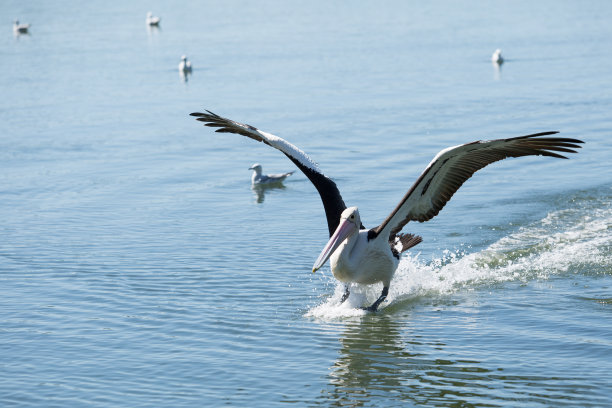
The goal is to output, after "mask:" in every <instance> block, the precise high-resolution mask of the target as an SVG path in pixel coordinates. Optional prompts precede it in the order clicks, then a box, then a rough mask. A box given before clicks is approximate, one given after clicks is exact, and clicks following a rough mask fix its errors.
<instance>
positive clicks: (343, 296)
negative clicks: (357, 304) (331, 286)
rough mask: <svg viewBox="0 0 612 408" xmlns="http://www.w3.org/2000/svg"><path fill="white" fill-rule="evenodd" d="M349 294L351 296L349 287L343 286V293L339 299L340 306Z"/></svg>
mask: <svg viewBox="0 0 612 408" xmlns="http://www.w3.org/2000/svg"><path fill="white" fill-rule="evenodd" d="M350 294H351V290H350V289H349V285H345V286H344V293H343V294H342V297H341V298H340V304H342V303H344V301H346V299H348V297H349V295H350Z"/></svg>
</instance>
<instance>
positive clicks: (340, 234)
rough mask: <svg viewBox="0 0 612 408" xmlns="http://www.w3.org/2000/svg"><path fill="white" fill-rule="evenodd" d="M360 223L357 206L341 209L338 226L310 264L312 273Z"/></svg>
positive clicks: (357, 228)
mask: <svg viewBox="0 0 612 408" xmlns="http://www.w3.org/2000/svg"><path fill="white" fill-rule="evenodd" d="M360 225H361V217H359V210H358V209H357V207H349V208H347V209H346V210H344V211H342V215H341V216H340V223H339V224H338V228H336V231H335V232H334V233H333V234H332V236H331V238H330V239H329V241H328V242H327V244H326V245H325V248H323V251H321V254H320V255H319V257H318V258H317V260H316V261H315V263H314V265H313V266H312V272H313V273H314V272H316V271H317V270H319V269H320V268H321V267H322V266H323V265H324V264H325V262H327V260H328V259H329V257H330V256H331V255H332V254H333V253H334V251H335V250H336V249H338V247H339V246H340V244H342V243H343V242H344V240H345V239H347V238H348V237H350V236H351V235H353V234H354V233H355V232H358V231H359V226H360Z"/></svg>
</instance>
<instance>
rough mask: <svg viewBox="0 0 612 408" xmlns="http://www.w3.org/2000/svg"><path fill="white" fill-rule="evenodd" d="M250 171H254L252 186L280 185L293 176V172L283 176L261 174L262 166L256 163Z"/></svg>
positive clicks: (282, 174)
mask: <svg viewBox="0 0 612 408" xmlns="http://www.w3.org/2000/svg"><path fill="white" fill-rule="evenodd" d="M249 170H253V177H251V183H252V184H254V185H255V184H274V183H280V182H282V181H283V180H284V179H286V178H287V177H289V176H290V175H292V174H293V172H292V171H290V172H288V173H281V174H261V164H259V163H255V164H254V165H252V166H251V167H249Z"/></svg>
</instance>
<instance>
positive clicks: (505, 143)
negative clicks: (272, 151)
mask: <svg viewBox="0 0 612 408" xmlns="http://www.w3.org/2000/svg"><path fill="white" fill-rule="evenodd" d="M206 112H207V113H199V112H195V113H192V114H191V116H196V117H197V120H199V121H201V122H204V123H205V125H206V126H211V127H217V128H219V129H217V130H216V131H217V132H222V133H237V134H240V135H243V136H247V137H250V138H251V139H255V140H257V141H259V142H263V143H265V144H267V145H269V146H272V147H274V148H276V149H278V150H280V151H281V152H283V153H284V154H285V155H286V156H287V157H288V158H289V159H290V160H291V161H292V162H293V163H294V164H295V165H296V166H297V167H298V168H299V169H300V170H301V171H302V172H303V173H304V174H305V175H306V177H308V179H310V181H311V182H312V184H314V186H315V188H316V189H317V191H318V192H319V195H320V196H321V200H322V201H323V207H324V209H325V215H326V217H327V227H328V230H329V234H330V236H331V237H330V239H329V241H328V243H327V244H326V245H325V247H324V248H323V251H322V252H321V254H320V255H319V257H318V258H317V260H316V261H315V263H314V265H313V268H312V271H313V272H315V271H316V270H318V269H319V268H321V267H322V266H323V265H324V264H325V262H326V261H327V260H328V259H331V261H330V262H331V270H332V273H333V275H334V277H335V278H336V279H338V280H339V281H341V282H343V283H345V291H344V295H343V296H342V299H341V301H340V303H342V302H344V301H345V300H346V299H347V298H348V297H349V295H350V292H349V284H350V283H353V282H354V283H358V284H366V285H367V284H373V283H378V282H382V284H383V290H382V293H381V295H380V297H379V298H378V299H377V300H376V301H375V302H374V303H373V304H372V305H371V306H370V307H368V308H366V310H369V311H376V310H377V308H378V306H379V305H380V304H381V303H382V302H383V301H384V300H385V298H386V297H387V294H388V293H389V285H390V283H391V279H392V278H393V275H394V274H395V270H396V269H397V266H398V265H399V258H400V254H401V253H402V252H404V251H406V250H407V249H409V248H411V247H413V246H415V245H417V244H418V243H419V242H421V240H422V239H421V237H419V236H415V235H412V234H401V233H400V231H401V230H402V228H403V227H404V226H405V225H406V224H407V223H408V222H409V221H419V222H423V221H428V220H430V219H432V218H433V217H435V216H436V215H438V213H439V212H440V210H441V209H442V208H443V207H444V205H445V204H446V203H447V202H448V201H449V200H450V199H451V197H452V196H453V194H454V193H455V192H456V191H457V190H458V189H459V187H461V185H462V184H463V183H464V182H465V181H466V180H467V179H469V178H470V177H471V176H472V175H473V174H474V173H475V172H476V171H477V170H479V169H482V168H483V167H485V166H487V165H488V164H491V163H493V162H496V161H498V160H502V159H505V158H508V157H520V156H530V155H536V156H551V157H557V158H562V159H566V158H567V157H565V156H562V155H561V154H559V153H555V152H565V153H576V151H575V150H573V149H577V148H580V146H579V145H578V143H583V142H582V141H581V140H577V139H569V138H564V137H557V136H552V135H554V134H556V133H558V132H542V133H535V134H532V135H527V136H520V137H513V138H509V139H497V140H488V141H476V142H472V143H467V144H464V145H459V146H453V147H449V148H447V149H444V150H442V151H440V152H439V153H438V154H437V155H436V156H435V157H434V158H433V160H432V161H431V162H430V163H429V165H427V167H426V168H425V170H424V171H423V172H422V173H421V175H420V176H419V178H418V179H417V180H416V182H415V183H414V184H413V185H412V187H410V189H409V190H408V192H407V193H406V195H404V197H403V198H402V199H401V201H400V202H399V204H398V205H397V206H396V207H395V209H393V211H391V213H390V214H389V216H388V217H387V218H386V219H385V220H384V221H383V222H382V223H381V224H380V225H378V226H377V227H374V228H371V229H366V228H365V227H364V226H363V225H362V224H361V218H360V217H359V211H358V210H357V207H349V208H347V206H346V205H345V204H344V201H343V200H342V196H341V195H340V192H339V191H338V188H337V187H336V184H335V183H334V182H333V181H332V180H331V179H330V178H329V177H327V176H325V175H324V174H323V173H322V172H321V170H319V168H318V166H317V165H316V164H315V163H314V162H313V161H312V160H311V159H310V157H308V155H306V153H304V152H303V151H302V150H300V149H299V148H298V147H296V146H294V145H292V144H291V143H289V142H287V141H286V140H284V139H281V138H280V137H278V136H274V135H272V134H270V133H267V132H264V131H261V130H259V129H257V128H255V127H253V126H250V125H246V124H242V123H239V122H235V121H233V120H230V119H226V118H223V117H221V116H218V115H216V114H214V113H212V112H210V111H206Z"/></svg>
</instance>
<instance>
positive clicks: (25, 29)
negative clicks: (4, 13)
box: [13, 20, 30, 34]
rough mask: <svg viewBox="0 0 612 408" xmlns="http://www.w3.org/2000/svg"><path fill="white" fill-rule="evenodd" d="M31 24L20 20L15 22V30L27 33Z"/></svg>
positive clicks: (16, 32)
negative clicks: (21, 22)
mask: <svg viewBox="0 0 612 408" xmlns="http://www.w3.org/2000/svg"><path fill="white" fill-rule="evenodd" d="M29 29H30V24H19V20H15V21H14V22H13V32H14V33H15V34H27V33H28V30H29Z"/></svg>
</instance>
